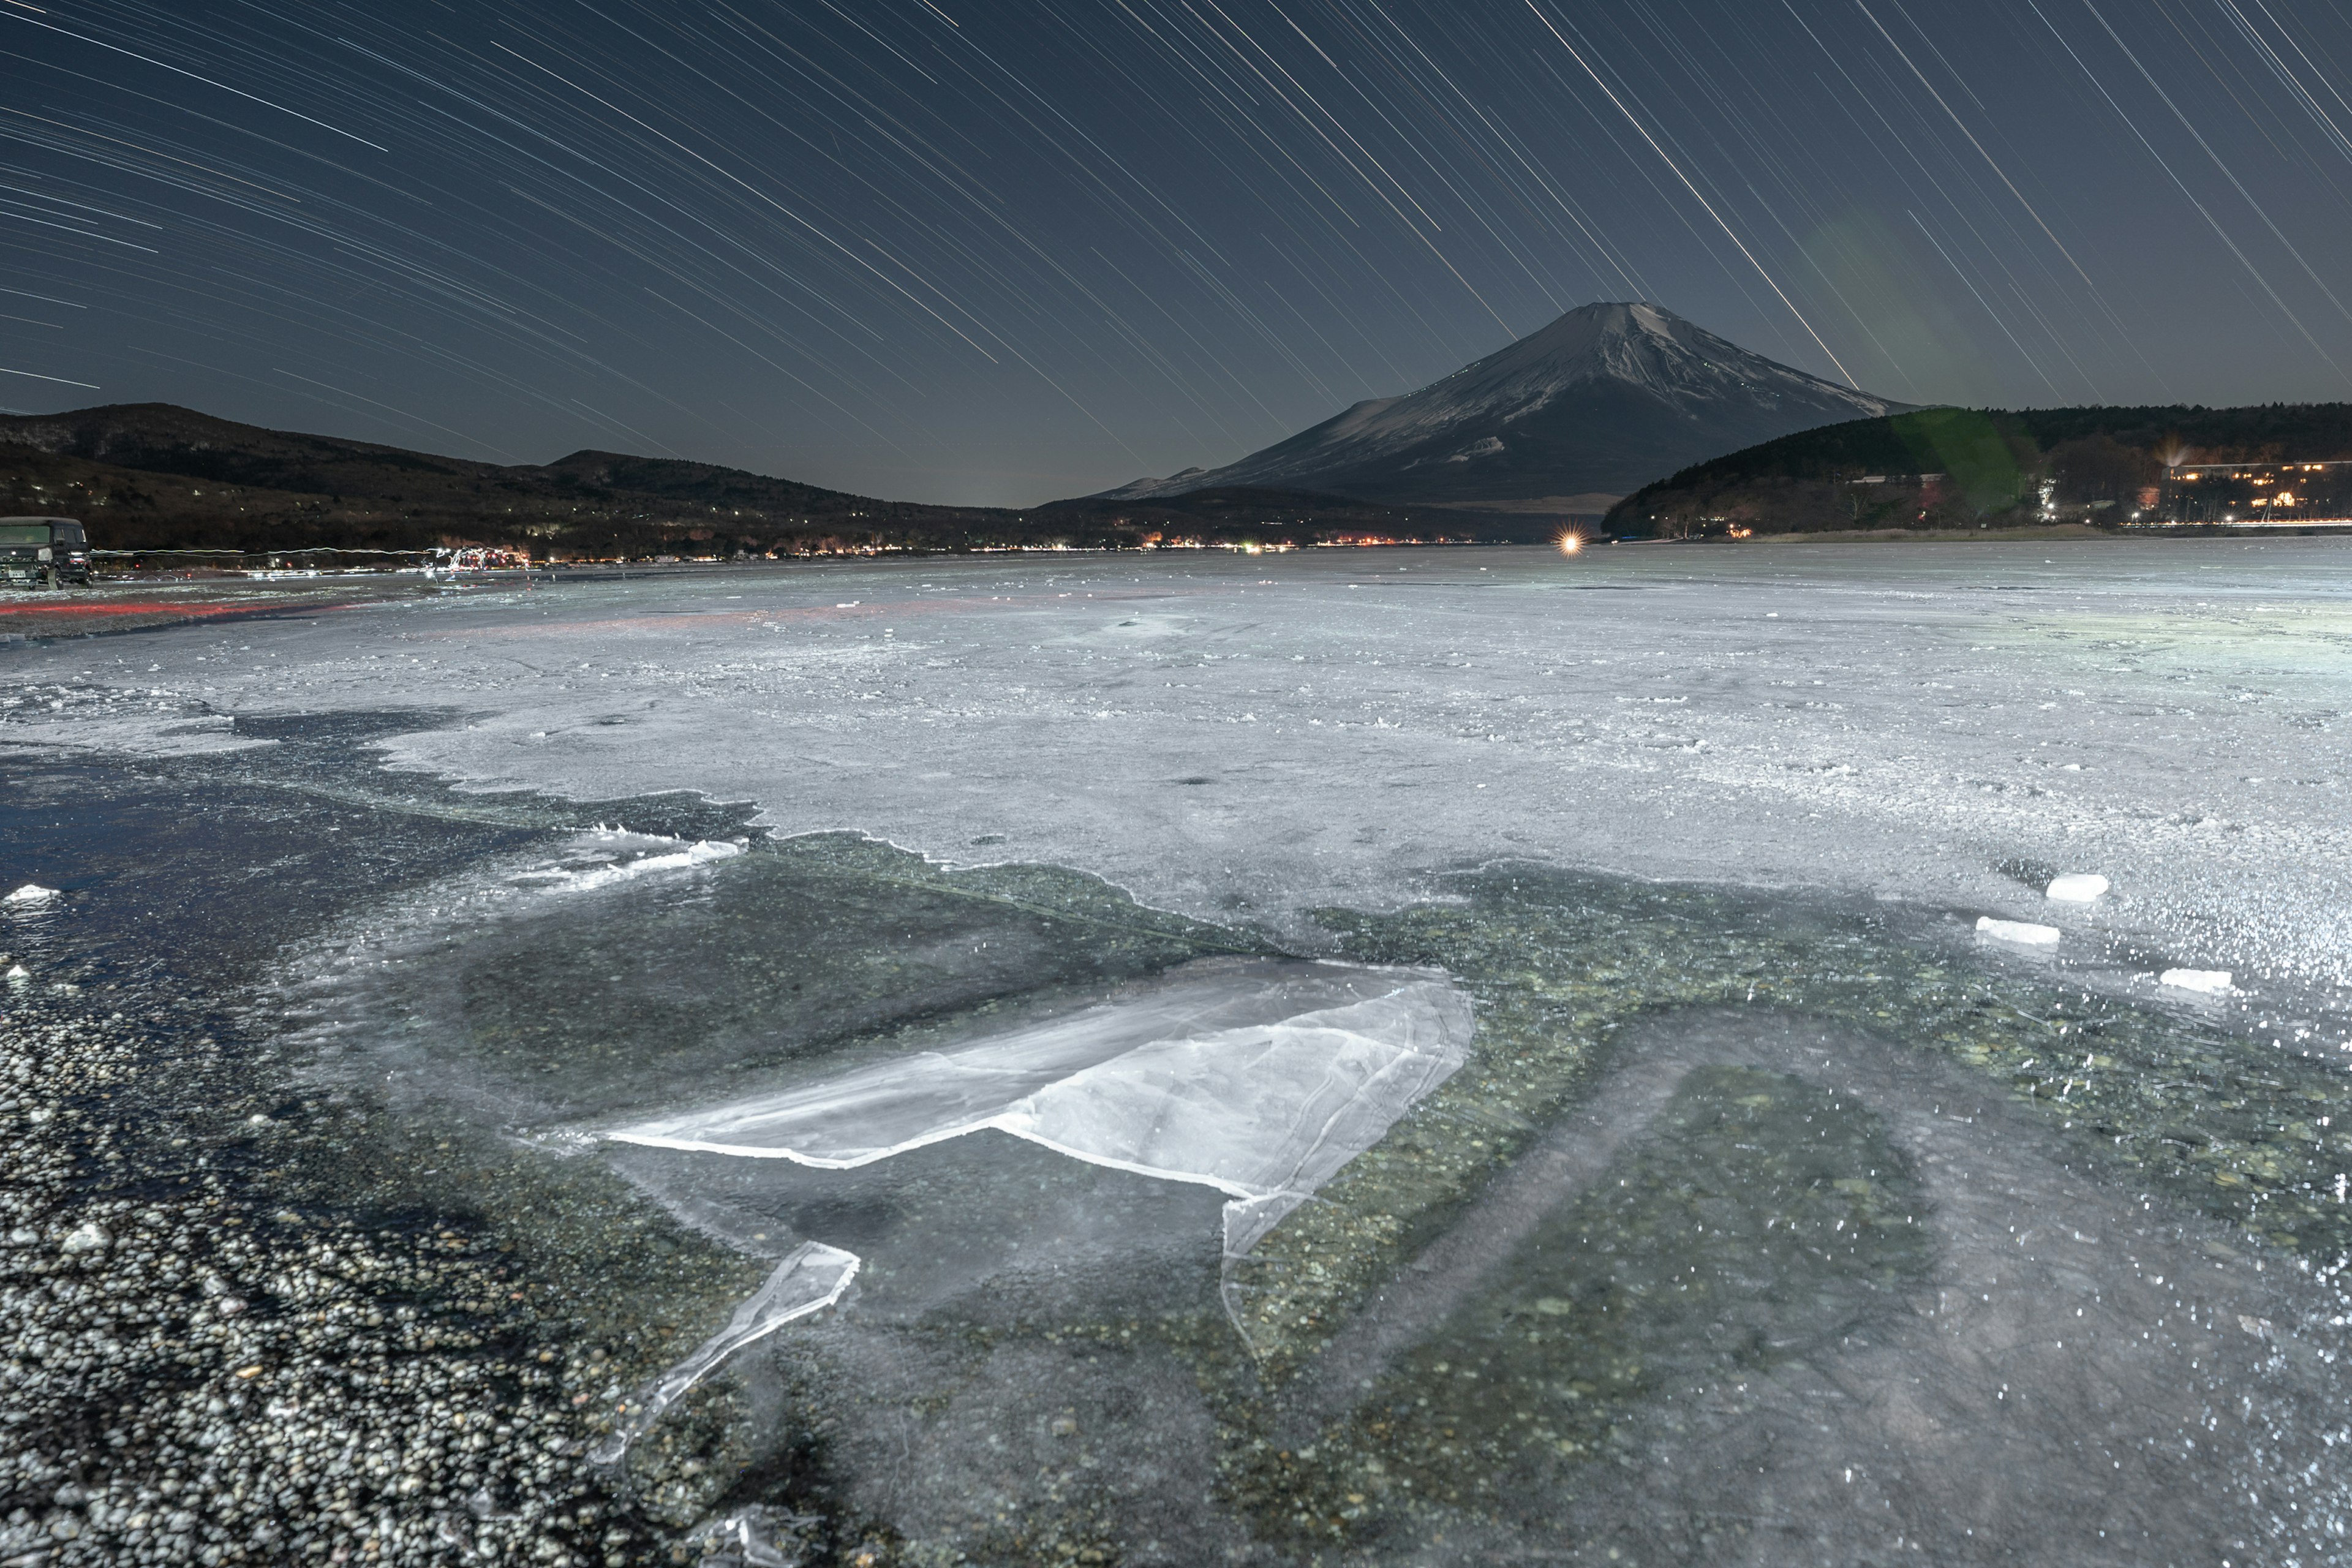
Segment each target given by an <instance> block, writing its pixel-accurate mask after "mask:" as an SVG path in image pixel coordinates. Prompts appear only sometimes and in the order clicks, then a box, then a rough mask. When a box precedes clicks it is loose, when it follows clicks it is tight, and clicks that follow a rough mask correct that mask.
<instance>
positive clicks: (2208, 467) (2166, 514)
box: [2139, 459, 2352, 528]
mask: <svg viewBox="0 0 2352 1568" xmlns="http://www.w3.org/2000/svg"><path fill="white" fill-rule="evenodd" d="M2142 500H2143V501H2153V503H2154V512H2155V515H2154V516H2153V517H2142V518H2141V519H2140V520H2139V521H2143V522H2164V523H2200V522H2201V523H2228V524H2233V525H2235V526H2237V527H2241V528H2244V527H2249V526H2258V527H2270V528H2319V527H2336V528H2347V527H2352V459H2337V460H2335V461H2331V462H2325V463H2183V464H2181V465H2179V467H2177V468H2169V469H2167V470H2166V472H2165V476H2164V482H2163V483H2162V484H2161V485H2159V486H2158V487H2157V488H2156V492H2155V494H2154V495H2153V496H2149V495H2148V494H2147V492H2145V491H2143V492H2142ZM2143 510H2146V508H2143Z"/></svg>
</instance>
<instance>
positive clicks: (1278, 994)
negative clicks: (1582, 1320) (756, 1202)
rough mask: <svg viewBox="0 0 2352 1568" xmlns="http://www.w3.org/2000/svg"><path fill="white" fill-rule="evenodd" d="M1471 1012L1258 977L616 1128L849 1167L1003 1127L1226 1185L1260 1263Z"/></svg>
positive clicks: (1229, 974) (1319, 971)
mask: <svg viewBox="0 0 2352 1568" xmlns="http://www.w3.org/2000/svg"><path fill="white" fill-rule="evenodd" d="M1471 1028H1472V1017H1471V1006H1470V1002H1469V998H1468V997H1467V996H1465V994H1463V993H1462V992H1461V991H1459V990H1457V989H1456V988H1455V987H1454V986H1453V985H1452V984H1450V983H1449V982H1448V981H1447V980H1446V979H1445V978H1444V976H1443V975H1441V974H1437V973H1433V972H1429V971H1422V970H1387V969H1362V968H1354V967H1349V966H1344V965H1338V964H1318V965H1278V964H1261V965H1243V966H1233V967H1228V968H1223V969H1220V970H1218V971H1216V972H1215V973H1211V974H1207V975H1203V976H1202V977H1199V978H1195V979H1191V980H1188V981H1183V982H1180V983H1178V984H1173V985H1171V986H1169V987H1167V988H1166V989H1164V990H1162V991H1160V992H1159V993H1157V994H1151V995H1149V996H1147V997H1145V998H1143V999H1140V1000H1137V1001H1130V1002H1124V1003H1119V1004H1116V1005H1105V1006H1100V1007H1095V1008H1090V1009H1087V1010H1086V1011H1084V1012H1081V1013H1078V1014H1076V1015H1074V1016H1070V1017H1066V1018H1062V1019H1057V1020H1055V1021H1053V1022H1051V1023H1048V1024H1045V1025H1041V1026H1035V1027H1032V1028H1027V1029H1023V1030H1019V1031H1017V1032H1014V1033H1013V1034H1009V1035H1005V1036H1001V1037H994V1038H990V1039H985V1040H982V1041H978V1042H975V1043H973V1044H971V1045H969V1046H965V1047H959V1048H957V1049H954V1050H951V1051H930V1052H923V1053H921V1054H919V1055H916V1056H911V1057H906V1058H897V1059H894V1060H890V1061H887V1062H881V1063H877V1064H874V1065H872V1066H868V1067H866V1068H858V1069H856V1070H854V1071H851V1072H847V1073H843V1074H840V1075H837V1076H835V1077H832V1078H828V1079H823V1080H821V1081H818V1082H816V1083H813V1084H803V1085H796V1086H793V1087H792V1088H789V1089H782V1090H778V1091H775V1092H772V1093H768V1094H761V1095H755V1096H751V1097H748V1098H745V1099H741V1100H732V1101H729V1102H728V1103H726V1104H723V1105H718V1106H712V1107H709V1108H706V1109H703V1110H695V1111H690V1112H687V1113H684V1114H679V1115H672V1116H665V1117H659V1118H655V1119H651V1120H647V1121H637V1122H633V1123H630V1124H627V1125H625V1126H620V1127H613V1128H606V1129H603V1130H601V1131H602V1133H603V1136H604V1137H606V1138H609V1139H612V1140H614V1141H617V1142H626V1143H637V1144H645V1145H648V1146H651V1147H655V1148H666V1149H682V1150H698V1151H704V1152H711V1153H718V1154H729V1155H739V1156H746V1157H751V1158H761V1159H782V1160H791V1161H794V1162H797V1163H801V1164H804V1165H812V1166H817V1167H822V1168H829V1169H835V1170H841V1169H848V1168H850V1167H854V1166H858V1165H865V1164H870V1163H873V1162H875V1161H877V1160H884V1159H887V1158H889V1157H890V1156H892V1155H894V1154H899V1153H904V1152H907V1151H908V1150H910V1149H918V1148H921V1147H923V1146H924V1145H926V1144H929V1143H936V1142H940V1141H942V1140H945V1139H949V1138H957V1137H961V1136H964V1135H965V1134H968V1133H971V1132H977V1131H981V1130H982V1129H984V1128H992V1129H994V1130H996V1131H1002V1132H1006V1133H1009V1134H1011V1135H1012V1136H1013V1137H1016V1138H1023V1139H1026V1140H1028V1141H1029V1142H1034V1143H1039V1144H1042V1145H1044V1146H1045V1147H1046V1148H1049V1149H1053V1150H1055V1151H1057V1152H1061V1153H1064V1154H1067V1155H1069V1156H1071V1157H1072V1158H1074V1159H1079V1160H1086V1161H1089V1162H1091V1163H1096V1164H1101V1165H1110V1166H1115V1167H1117V1168H1118V1169H1120V1170H1127V1171H1134V1172H1138V1173H1142V1174H1145V1175H1150V1176H1159V1177H1163V1178H1166V1179H1168V1180H1171V1181H1179V1182H1192V1183H1198V1184H1202V1185H1206V1186H1211V1187H1214V1188H1216V1189H1217V1190H1219V1191H1220V1192H1223V1193H1224V1194H1226V1195H1227V1197H1228V1198H1229V1199H1230V1200H1231V1201H1230V1202H1228V1203H1227V1205H1225V1250H1226V1252H1227V1253H1228V1255H1230V1256H1236V1257H1237V1256H1240V1255H1242V1254H1244V1253H1246V1252H1247V1251H1248V1250H1249V1249H1250V1247H1253V1246H1254V1245H1255V1243H1256V1242H1257V1240H1258V1239H1259V1237H1263V1236H1264V1235H1265V1233H1266V1232H1267V1231H1268V1230H1270V1229H1272V1228H1273V1227H1274V1226H1276V1225H1277V1224H1278V1223H1280V1221H1281V1219H1282V1217H1283V1215H1286V1214H1288V1213H1289V1212H1290V1211H1291V1210H1292V1209H1293V1208H1295V1207H1297V1205H1299V1204H1300V1203H1303V1202H1304V1201H1306V1199H1307V1197H1308V1196H1309V1195H1310V1194H1313V1193H1314V1191H1315V1190H1316V1189H1317V1188H1318V1187H1319V1186H1321V1185H1322V1184H1324V1183H1325V1182H1327V1181H1328V1180H1330V1178H1331V1177H1332V1176H1333V1175H1334V1174H1336V1173H1338V1172H1339V1169H1340V1167H1342V1166H1343V1165H1345V1164H1346V1163H1348V1162H1349V1160H1351V1159H1353V1158H1355V1156H1356V1155H1358V1154H1359V1153H1361V1152H1363V1151H1364V1150H1365V1149H1367V1148H1370V1146H1371V1145H1372V1144H1373V1143H1374V1142H1378V1141H1379V1139H1380V1138H1381V1135H1382V1134H1383V1133H1385V1132H1386V1131H1388V1129H1389V1127H1390V1126H1391V1124H1392V1123H1393V1122H1394V1121H1396V1119H1397V1118H1398V1117H1399V1116H1401V1115H1402V1114H1403V1112H1404V1111H1405V1110H1407V1109H1408V1108H1409V1107H1411V1106H1412V1103H1413V1102H1414V1101H1415V1100H1419V1099H1420V1098H1421V1097H1422V1096H1423V1095H1424V1094H1426V1093H1428V1092H1429V1091H1430V1090H1431V1089H1433V1088H1435V1087H1436V1086H1437V1085H1438V1084H1440V1083H1443V1082H1444V1080H1445V1079H1447V1078H1448V1077H1450V1076H1451V1075H1452V1074H1453V1072H1454V1069H1455V1068H1458V1067H1460V1066H1461V1064H1462V1061H1463V1058H1464V1055H1465V1052H1466V1050H1467V1048H1468V1046H1469V1042H1470V1035H1471Z"/></svg>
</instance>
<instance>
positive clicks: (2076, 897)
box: [2045, 871, 2107, 904]
mask: <svg viewBox="0 0 2352 1568" xmlns="http://www.w3.org/2000/svg"><path fill="white" fill-rule="evenodd" d="M2106 892H2107V879H2105V877H2102V876H2100V875H2099V874H2098V873H2097V872H2095V871H2069V872H2067V873H2066V874H2065V875H2064V876H2063V877H2053V878H2052V879H2051V881H2050V886H2049V888H2048V889H2047V891H2046V893H2045V896H2046V897H2049V898H2053V899H2055V900H2058V901H2059V902H2060V903H2062V904H2091V903H2096V902H2097V901H2098V900H2101V899H2103V898H2105V896H2106Z"/></svg>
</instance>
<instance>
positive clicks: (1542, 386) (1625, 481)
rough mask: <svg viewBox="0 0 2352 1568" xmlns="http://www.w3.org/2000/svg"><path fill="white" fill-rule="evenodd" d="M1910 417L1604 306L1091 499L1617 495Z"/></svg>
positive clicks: (1673, 321) (1447, 501)
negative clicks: (1238, 489)
mask: <svg viewBox="0 0 2352 1568" xmlns="http://www.w3.org/2000/svg"><path fill="white" fill-rule="evenodd" d="M1910 406H1911V405H1908V404H1904V403H1898V402H1895V400H1893V399H1891V398H1885V397H1879V396H1876V395H1872V394H1870V393H1865V392H1861V391H1858V390H1855V389H1853V388H1850V387H1843V386H1840V385H1838V384H1835V383H1833V382H1829V381H1824V380H1822V378H1821V377H1819V376H1815V375H1811V374H1808V373H1806V372H1804V371H1801V370H1797V369H1795V368H1793V367H1791V366H1789V365H1784V364H1781V363H1778V362H1777V361H1774V360H1770V359H1767V358H1765V357H1764V356H1763V355H1761V354H1758V353H1752V352H1750V351H1748V350H1747V349H1744V348H1741V347H1740V346H1739V345H1738V344H1737V343H1734V342H1731V341H1730V340H1728V339H1727V338H1722V337H1719V336H1717V334H1715V333H1713V332H1710V331H1706V329H1705V328H1703V327H1700V326H1697V325H1696V323H1694V322H1691V321H1686V320H1685V319H1684V318H1682V317H1680V316H1677V315H1675V313H1674V312H1673V311H1671V310H1666V309H1664V307H1662V306H1658V305H1654V304H1652V303H1650V302H1648V301H1646V300H1614V301H1600V302H1596V303H1593V304H1590V305H1583V306H1580V307H1578V308H1577V309H1575V310H1570V311H1568V312H1566V313H1565V314H1563V315H1561V316H1560V317H1559V318H1558V319H1557V320H1555V321H1552V322H1551V323H1550V324H1549V325H1548V326H1546V327H1544V328H1542V329H1541V330H1540V331H1535V332H1531V333H1529V334H1528V336H1526V337H1523V338H1520V339H1518V340H1517V341H1516V342H1511V343H1508V344H1506V345H1505V346H1504V347H1503V348H1501V349H1498V350H1496V352H1495V353H1490V354H1488V355H1486V356H1485V357H1484V358H1482V359H1478V360H1474V361H1473V362H1471V363H1468V364H1466V365H1464V366H1463V367H1462V368H1461V369H1459V370H1456V371H1454V372H1453V373H1451V374H1447V375H1445V376H1442V377H1440V378H1439V379H1438V380H1436V381H1433V382H1431V383H1430V384H1427V385H1425V386H1423V387H1421V388H1419V389H1417V390H1415V391H1412V392H1409V393H1405V394H1403V395H1400V396H1395V397H1373V398H1365V399H1363V400H1361V401H1360V402H1358V403H1355V404H1353V405H1349V407H1348V408H1346V409H1343V410H1342V411H1340V412H1339V414H1337V415H1335V416H1332V417H1331V418H1329V419H1327V420H1325V421H1323V422H1322V423H1321V424H1319V425H1315V426H1309V427H1308V428H1307V429H1305V430H1302V431H1300V432H1299V433H1298V434H1297V435H1295V436H1291V437H1286V439H1284V440H1281V441H1278V442H1276V443H1275V444H1274V445H1273V446H1270V447H1264V448H1262V449H1260V450H1258V451H1256V452H1253V453H1250V454H1249V455H1247V456H1246V457H1244V458H1237V459H1236V460H1234V462H1231V463H1228V464H1225V465H1223V467H1221V468H1186V469H1183V470H1181V471H1180V472H1178V473H1175V474H1171V475H1170V476H1168V477H1167V478H1165V479H1136V480H1132V481H1130V482H1129V483H1128V484H1125V485H1120V486H1118V487H1117V488H1115V489H1109V490H1106V491H1103V492H1101V494H1100V495H1099V496H1098V497H1097V498H1094V499H1098V500H1143V499H1149V498H1157V497H1168V496H1173V495H1181V494H1183V493H1185V492H1186V491H1189V490H1194V489H1207V488H1210V487H1213V486H1236V485H1249V486H1276V487H1287V488H1292V489H1311V490H1318V491H1323V492H1326V493H1329V494H1335V495H1349V496H1359V497H1361V498H1362V499H1364V500H1384V501H1391V502H1418V503H1421V504H1424V505H1438V506H1472V507H1475V506H1479V505H1485V504H1492V503H1497V502H1501V503H1512V502H1517V503H1524V502H1528V501H1531V500H1538V499H1539V498H1545V497H1558V498H1575V499H1578V500H1601V498H1604V497H1606V498H1611V499H1613V498H1614V497H1616V496H1622V495H1623V494H1625V493H1627V492H1628V491H1631V490H1633V489H1636V488H1638V487H1639V486H1641V485H1643V484H1646V483H1649V482H1650V481H1652V480H1654V479H1660V478H1663V477H1664V476H1665V475H1668V474H1672V473H1675V472H1676V471H1678V470H1680V469H1681V468H1685V467H1687V466H1689V465H1690V464H1692V463H1695V462H1699V461H1703V460H1705V459H1706V458H1710V457H1713V456H1716V455H1717V454H1718V453H1722V452H1727V451H1733V450H1737V449H1739V448H1742V447H1749V446H1753V445H1755V444H1757V443H1759V442H1760V441H1766V440H1769V439H1772V438H1773V437H1778V436H1784V435H1789V434H1791V433H1793V432H1795V431H1798V430H1802V429H1810V428H1812V427H1813V426H1820V425H1829V424H1837V423H1842V422H1843V421H1846V420H1850V419H1854V418H1869V417H1879V416H1885V415H1888V414H1895V413H1901V412H1904V411H1906V409H1908V408H1909V407H1910Z"/></svg>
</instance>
